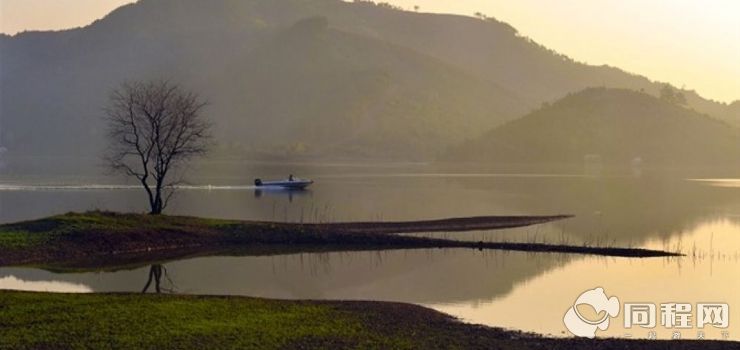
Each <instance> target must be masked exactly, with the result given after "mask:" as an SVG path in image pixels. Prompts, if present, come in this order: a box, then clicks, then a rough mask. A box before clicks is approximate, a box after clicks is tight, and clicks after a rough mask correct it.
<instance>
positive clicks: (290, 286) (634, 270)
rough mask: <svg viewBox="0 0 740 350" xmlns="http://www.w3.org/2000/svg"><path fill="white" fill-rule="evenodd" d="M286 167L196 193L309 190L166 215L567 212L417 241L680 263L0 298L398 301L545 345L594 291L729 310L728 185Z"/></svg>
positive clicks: (121, 287) (304, 259) (285, 275)
mask: <svg viewBox="0 0 740 350" xmlns="http://www.w3.org/2000/svg"><path fill="white" fill-rule="evenodd" d="M288 167H289V168H290V169H289V170H288V169H286V168H288ZM296 168H299V167H296V166H294V165H290V166H288V165H280V166H275V167H274V168H270V167H267V168H265V167H264V166H262V165H259V166H254V167H253V168H249V169H247V170H244V173H243V174H241V175H238V176H235V177H234V178H226V177H212V178H207V179H201V180H200V181H197V183H214V184H219V185H224V186H226V185H230V184H238V183H239V181H241V179H245V178H253V177H254V176H253V175H255V174H261V175H264V176H269V175H271V174H272V173H274V174H275V176H278V175H280V174H284V173H287V172H289V171H295V172H300V173H301V174H306V176H309V177H311V178H314V179H316V180H317V182H316V184H315V187H313V188H312V190H311V191H310V192H301V193H296V192H293V193H291V192H260V193H259V194H258V193H257V192H255V193H254V195H251V194H250V193H249V192H248V191H228V190H224V191H187V190H186V191H183V192H181V193H180V196H179V197H178V198H177V199H176V202H174V203H173V207H172V209H173V213H174V214H184V215H198V216H205V217H220V218H231V219H258V220H285V221H294V222H295V221H337V220H344V221H348V220H415V219H429V218H439V217H450V216H473V215H490V214H499V215H522V214H559V213H563V214H575V215H576V217H575V218H573V219H569V220H563V221H559V222H553V223H549V224H545V225H538V226H533V227H526V228H517V229H510V230H500V231H491V232H467V233H436V234H423V235H426V236H442V237H445V238H451V239H465V240H475V241H509V242H513V241H524V242H545V243H566V244H575V245H578V244H598V245H619V246H635V247H638V246H639V247H647V248H653V249H662V250H680V251H682V252H684V253H685V254H687V255H688V256H687V257H684V258H673V259H670V258H667V259H663V258H656V259H625V258H599V257H588V256H578V255H563V254H533V253H521V252H501V251H477V250H472V249H442V250H439V249H421V250H409V251H399V250H395V251H377V252H331V253H303V254H286V255H263V256H242V257H239V256H235V257H206V258H194V259H187V260H182V261H174V262H167V263H166V265H164V264H163V265H153V266H146V267H140V268H135V269H132V270H124V271H117V272H82V273H64V274H60V273H54V272H50V271H44V270H39V269H31V268H0V288H12V289H31V290H58V291H74V290H77V291H96V292H107V291H128V292H142V291H143V292H177V293H197V294H230V295H249V296H257V297H269V298H297V299H372V300H387V301H401V302H412V303H418V304H422V305H427V306H431V307H434V308H437V309H439V310H442V311H445V312H449V313H452V314H453V315H456V316H459V317H462V318H464V319H466V320H469V321H473V322H479V323H485V324H491V325H497V326H505V327H510V328H516V329H523V330H528V331H535V332H540V333H552V334H555V335H560V334H562V333H561V332H563V331H564V328H563V327H562V323H561V320H562V315H563V313H564V312H565V310H566V309H567V308H568V307H569V306H570V304H571V303H572V302H573V299H574V298H575V297H576V296H577V295H578V294H580V293H581V292H582V291H584V290H585V289H590V288H594V287H596V286H601V287H604V288H605V290H607V291H608V293H609V294H614V295H617V296H619V297H620V299H622V300H632V301H653V302H657V303H659V302H666V301H682V302H683V301H685V302H690V303H696V302H714V301H720V302H727V303H729V304H730V308H731V310H735V309H737V307H736V305H740V296H739V294H737V293H736V290H738V289H740V284H738V283H740V282H738V278H737V266H738V265H737V264H738V256H739V255H740V196H738V194H740V187H738V188H736V187H718V186H722V185H724V184H725V183H726V182H723V183H722V184H720V185H716V186H715V185H714V184H715V183H705V182H697V181H686V180H684V179H682V178H680V177H676V176H673V175H671V174H659V175H657V174H653V173H650V172H646V171H644V170H641V174H640V176H632V175H629V174H628V176H624V177H616V176H606V175H604V176H583V174H581V173H574V174H571V175H568V173H566V172H564V173H563V174H564V175H557V176H553V175H547V174H539V175H538V174H494V173H479V172H470V173H467V174H451V173H449V172H436V173H432V172H424V171H426V170H428V169H426V168H422V169H426V170H420V168H419V166H416V165H414V166H412V167H411V168H408V167H406V168H404V167H378V168H373V167H367V168H360V167H343V166H342V165H333V166H324V167H319V166H303V167H300V169H299V170H295V169H296ZM581 171H582V170H581ZM224 173H226V172H224ZM141 204H142V198H140V193H138V192H137V191H104V190H101V191H85V192H76V191H64V192H59V191H41V190H40V191H28V192H24V191H5V192H3V191H0V208H1V209H2V210H0V221H3V222H8V221H16V220H21V219H29V218H34V217H41V216H45V215H49V214H56V213H60V212H66V211H70V210H87V209H93V208H106V209H111V210H122V211H130V210H143V208H141V207H140V205H141ZM137 208H138V209H137ZM142 282H145V283H144V288H143V290H142ZM175 286H176V288H175ZM739 316H740V313H735V312H734V311H732V317H733V318H732V319H731V322H730V325H731V327H735V328H731V329H730V337H731V338H733V339H740V328H737V327H740V319H738V317H739ZM620 323H621V319H620V320H617V321H615V322H613V324H614V325H618V324H620ZM610 332H611V333H607V335H613V336H621V335H622V334H620V333H623V332H625V330H623V329H620V328H619V327H615V328H610ZM707 335H708V337H710V338H712V337H713V336H714V335H710V334H709V333H708V334H707ZM635 336H636V337H637V336H639V335H635ZM659 336H661V337H664V336H665V335H664V334H663V335H661V334H659Z"/></svg>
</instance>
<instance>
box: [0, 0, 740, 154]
mask: <svg viewBox="0 0 740 350" xmlns="http://www.w3.org/2000/svg"><path fill="white" fill-rule="evenodd" d="M142 78H169V79H173V80H175V81H177V82H180V83H182V84H184V85H186V86H188V87H190V88H192V89H194V90H196V91H199V92H200V93H201V94H202V95H203V96H204V97H205V98H207V99H208V100H209V101H210V102H211V105H210V106H211V107H210V109H209V110H208V112H209V114H210V115H211V116H212V117H213V119H214V121H215V122H216V125H217V130H216V136H217V140H218V143H219V145H218V149H217V153H219V152H225V153H227V154H237V155H260V154H262V155H267V156H276V155H278V156H286V157H362V158H391V159H401V160H429V159H435V158H437V157H438V156H439V155H441V154H444V153H445V152H446V151H447V150H448V149H449V148H450V147H453V146H456V145H458V144H459V143H461V142H462V141H463V140H466V139H472V138H476V137H479V136H480V135H481V134H483V133H484V132H485V131H486V130H490V129H491V128H494V127H496V126H498V125H501V124H502V123H505V122H507V121H510V120H513V119H515V118H516V117H518V116H521V115H523V114H525V113H527V112H529V111H531V110H532V109H534V108H536V107H537V106H539V105H540V104H541V103H543V102H546V101H553V100H555V99H557V98H559V97H561V96H564V95H565V94H567V93H569V92H574V91H579V90H581V89H583V88H586V87H590V86H607V87H620V88H630V89H635V90H639V89H644V91H646V92H648V93H651V94H654V95H657V94H658V91H659V89H660V88H661V86H662V84H659V83H655V82H651V81H650V80H648V79H646V78H644V77H641V76H636V75H632V74H628V73H625V72H623V71H621V70H619V69H616V68H611V67H596V66H588V65H584V64H581V63H577V62H573V61H572V60H570V59H568V58H567V57H565V56H563V55H560V54H558V53H556V52H554V51H552V50H549V49H546V48H544V47H542V46H540V45H538V44H536V43H535V42H533V41H531V40H529V39H528V38H524V37H521V36H520V35H519V34H518V33H517V32H516V30H515V29H514V28H512V27H511V26H509V25H507V24H505V23H501V22H497V21H495V20H481V19H476V18H471V17H464V16H455V15H439V14H425V13H414V12H406V11H399V10H396V9H393V8H390V7H388V6H378V5H374V4H371V3H367V2H354V3H348V2H343V1H340V0H281V1H274V0H246V1H245V0H212V1H200V0H140V1H138V2H137V3H134V4H129V5H125V6H122V7H121V8H119V9H117V10H115V11H113V12H112V13H111V14H109V15H108V16H106V17H105V18H103V19H101V20H99V21H96V22H95V23H93V24H91V25H89V26H86V27H84V28H79V29H73V30H66V31H59V32H26V33H21V34H18V35H15V36H12V37H10V36H0V91H2V95H1V96H0V99H1V101H0V102H2V103H0V115H1V116H2V118H0V119H1V120H2V121H1V122H0V123H1V124H0V139H2V140H3V143H4V145H6V146H7V147H8V149H9V154H16V155H18V154H25V155H95V154H97V153H98V152H99V150H100V149H101V148H102V146H103V144H104V132H103V125H102V121H101V118H100V115H101V108H102V107H103V106H104V104H105V102H106V96H107V94H108V92H109V91H110V89H111V88H113V87H114V86H116V85H117V84H118V83H120V82H122V81H124V80H127V79H142ZM684 94H685V95H686V98H687V100H688V103H689V105H690V106H691V107H692V108H694V109H696V110H698V111H701V112H702V113H708V114H710V115H712V116H713V117H715V118H718V119H722V120H727V121H729V122H731V123H736V122H737V121H738V120H740V107H738V103H735V104H733V105H726V104H722V103H716V102H712V101H709V100H705V99H702V98H701V97H699V96H698V95H696V94H694V93H692V92H690V91H684Z"/></svg>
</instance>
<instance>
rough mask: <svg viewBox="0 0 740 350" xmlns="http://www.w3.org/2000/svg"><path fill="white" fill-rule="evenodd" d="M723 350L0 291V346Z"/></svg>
mask: <svg viewBox="0 0 740 350" xmlns="http://www.w3.org/2000/svg"><path fill="white" fill-rule="evenodd" d="M697 347H701V348H703V349H724V348H727V349H729V348H736V347H737V343H732V342H720V341H701V342H698V341H654V340H624V339H602V340H589V339H575V338H565V339H553V338H544V337H539V336H536V335H532V334H525V333H521V332H516V331H507V330H502V329H499V328H491V327H484V326H478V325H471V324H465V323H462V322H459V321H457V320H455V319H453V318H452V317H450V316H448V315H445V314H442V313H439V312H436V311H433V310H430V309H426V308H423V307H420V306H414V305H409V304H401V303H384V302H338V301H337V302H333V301H280V300H267V299H256V298H245V297H213V296H173V295H151V294H149V295H142V294H49V293H29V292H9V291H0V349H627V348H629V349H693V348H697Z"/></svg>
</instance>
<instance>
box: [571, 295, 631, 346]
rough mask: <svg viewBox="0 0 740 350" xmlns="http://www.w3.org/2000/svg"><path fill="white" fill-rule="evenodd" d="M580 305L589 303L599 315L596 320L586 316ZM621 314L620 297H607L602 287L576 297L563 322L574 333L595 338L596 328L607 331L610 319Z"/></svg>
mask: <svg viewBox="0 0 740 350" xmlns="http://www.w3.org/2000/svg"><path fill="white" fill-rule="evenodd" d="M578 305H589V306H591V307H592V308H593V309H594V311H596V313H597V314H598V315H602V312H603V315H602V316H600V317H598V319H596V320H591V319H589V318H587V317H584V316H583V315H582V314H581V313H580V312H579V311H578ZM617 315H619V299H617V297H611V298H607V296H606V293H604V289H603V288H601V287H598V288H594V289H589V290H587V291H585V292H583V293H581V295H580V296H578V298H577V299H576V301H575V303H573V306H571V307H570V308H569V309H568V311H567V312H566V313H565V316H564V317H563V323H564V324H565V327H566V328H568V330H569V331H570V332H571V333H573V335H575V336H578V337H585V338H593V337H595V336H596V329H600V330H602V331H605V330H606V329H607V328H609V319H610V318H612V317H616V316H617Z"/></svg>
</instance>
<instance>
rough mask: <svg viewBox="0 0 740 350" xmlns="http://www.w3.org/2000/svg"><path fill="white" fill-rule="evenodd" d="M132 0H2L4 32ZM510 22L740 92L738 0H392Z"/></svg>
mask: <svg viewBox="0 0 740 350" xmlns="http://www.w3.org/2000/svg"><path fill="white" fill-rule="evenodd" d="M129 2H132V1H130V0H0V32H3V33H9V34H13V33H16V32H19V31H22V30H34V29H36V30H41V29H43V30H48V29H63V28H70V27H77V26H82V25H86V24H89V23H90V22H92V21H94V20H95V19H98V18H100V17H102V16H104V15H105V14H106V13H108V12H110V11H111V10H112V9H114V8H116V7H118V6H120V5H122V4H125V3H129ZM387 2H390V3H393V4H396V5H399V6H401V7H403V8H405V9H409V10H410V9H413V7H414V6H419V7H420V11H422V12H444V13H457V14H463V15H472V14H474V13H475V12H482V13H484V14H486V15H488V16H490V17H494V18H496V19H498V20H501V21H504V22H507V23H509V24H511V25H512V26H514V27H515V28H517V29H518V30H519V32H520V33H521V34H522V35H525V36H528V37H530V38H532V39H534V40H535V41H537V42H539V43H540V44H543V45H545V46H547V47H549V48H551V49H554V50H555V51H558V52H561V53H564V54H566V55H568V56H570V57H572V58H574V59H575V60H578V61H582V62H586V63H589V64H595V65H601V64H609V65H612V66H616V67H620V68H622V69H625V70H627V71H629V72H632V73H637V74H641V75H645V76H647V77H649V78H651V79H653V80H659V81H667V82H670V83H672V84H673V85H676V86H678V87H686V88H687V89H694V90H697V91H698V92H699V93H700V94H701V95H703V96H705V97H708V98H711V99H716V100H720V101H724V102H731V101H733V100H736V99H740V1H738V0H650V1H645V0H559V1H548V0H517V1H510V0H387Z"/></svg>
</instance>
